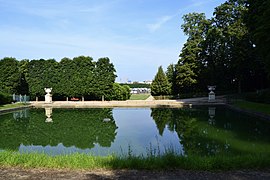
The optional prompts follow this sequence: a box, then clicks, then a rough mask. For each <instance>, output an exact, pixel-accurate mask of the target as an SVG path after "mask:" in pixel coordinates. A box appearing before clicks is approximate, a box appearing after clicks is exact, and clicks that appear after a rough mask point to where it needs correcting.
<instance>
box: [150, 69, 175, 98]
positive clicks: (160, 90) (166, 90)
mask: <svg viewBox="0 0 270 180" xmlns="http://www.w3.org/2000/svg"><path fill="white" fill-rule="evenodd" d="M170 93H171V87H170V83H169V81H168V79H167V77H166V75H165V73H164V71H163V69H162V67H161V66H160V67H159V68H158V72H157V74H156V76H155V78H154V80H153V82H152V84H151V94H152V95H153V96H160V95H169V94H170Z"/></svg>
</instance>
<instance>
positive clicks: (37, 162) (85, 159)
mask: <svg viewBox="0 0 270 180" xmlns="http://www.w3.org/2000/svg"><path fill="white" fill-rule="evenodd" d="M269 165H270V157H269V156H264V155H246V156H233V157H228V156H211V157H200V156H181V155H175V154H174V153H173V152H167V153H166V154H164V155H162V156H148V157H143V156H128V155H127V156H121V157H119V156H114V155H110V156H106V157H102V156H92V155H87V154H79V153H76V154H71V155H58V156H49V155H45V154H37V153H24V154H20V153H19V152H12V151H2V152H0V166H5V167H10V166H19V167H24V168H56V169H62V168H68V169H100V168H102V169H173V168H183V169H192V170H229V169H242V168H252V169H258V168H267V167H269Z"/></svg>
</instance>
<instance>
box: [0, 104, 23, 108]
mask: <svg viewBox="0 0 270 180" xmlns="http://www.w3.org/2000/svg"><path fill="white" fill-rule="evenodd" d="M25 105H26V104H24V103H14V104H5V105H0V109H10V108H17V107H24V106H25Z"/></svg>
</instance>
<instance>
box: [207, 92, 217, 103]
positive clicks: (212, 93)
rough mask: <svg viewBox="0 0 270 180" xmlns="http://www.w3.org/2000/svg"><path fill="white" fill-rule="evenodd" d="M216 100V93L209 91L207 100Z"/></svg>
mask: <svg viewBox="0 0 270 180" xmlns="http://www.w3.org/2000/svg"><path fill="white" fill-rule="evenodd" d="M215 100H216V95H215V93H214V92H213V91H211V92H210V93H209V94H208V101H209V102H211V101H215Z"/></svg>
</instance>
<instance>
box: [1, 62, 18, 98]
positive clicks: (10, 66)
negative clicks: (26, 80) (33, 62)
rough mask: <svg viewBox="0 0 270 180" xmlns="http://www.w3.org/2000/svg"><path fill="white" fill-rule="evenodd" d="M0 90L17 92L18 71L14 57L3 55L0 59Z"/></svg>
mask: <svg viewBox="0 0 270 180" xmlns="http://www.w3.org/2000/svg"><path fill="white" fill-rule="evenodd" d="M0 68H1V70H0V92H1V91H2V92H5V93H9V94H12V93H18V89H19V83H20V72H19V68H18V61H17V60H16V59H15V58H9V57H5V58H3V59H1V60H0Z"/></svg>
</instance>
